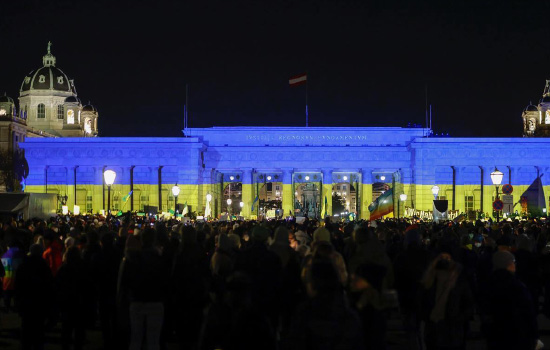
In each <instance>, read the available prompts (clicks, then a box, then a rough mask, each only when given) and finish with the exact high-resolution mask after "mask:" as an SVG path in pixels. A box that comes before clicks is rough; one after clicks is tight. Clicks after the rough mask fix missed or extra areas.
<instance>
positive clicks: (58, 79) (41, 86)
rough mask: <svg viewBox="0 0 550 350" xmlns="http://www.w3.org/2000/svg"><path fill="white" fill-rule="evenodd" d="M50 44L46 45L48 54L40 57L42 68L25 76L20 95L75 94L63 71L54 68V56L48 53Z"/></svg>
mask: <svg viewBox="0 0 550 350" xmlns="http://www.w3.org/2000/svg"><path fill="white" fill-rule="evenodd" d="M50 47H51V43H48V53H47V54H46V55H44V57H42V63H43V67H41V68H38V69H35V70H33V71H32V72H30V73H29V74H27V76H26V77H25V79H23V83H22V84H21V93H23V92H26V91H32V90H54V91H63V92H69V93H73V94H76V91H75V89H74V85H73V84H72V82H71V81H70V80H69V78H68V77H67V75H66V74H65V73H63V71H62V70H61V69H59V68H57V67H56V66H55V63H56V59H55V56H54V55H52V54H51V52H50Z"/></svg>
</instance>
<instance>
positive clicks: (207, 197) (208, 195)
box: [206, 193, 212, 202]
mask: <svg viewBox="0 0 550 350" xmlns="http://www.w3.org/2000/svg"><path fill="white" fill-rule="evenodd" d="M206 201H207V202H211V201H212V195H211V194H210V193H208V194H207V195H206Z"/></svg>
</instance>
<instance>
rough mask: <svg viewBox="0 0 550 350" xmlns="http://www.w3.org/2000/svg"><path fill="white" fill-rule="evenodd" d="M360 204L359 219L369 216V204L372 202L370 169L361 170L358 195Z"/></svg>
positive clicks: (366, 218)
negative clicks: (359, 193) (359, 192)
mask: <svg viewBox="0 0 550 350" xmlns="http://www.w3.org/2000/svg"><path fill="white" fill-rule="evenodd" d="M358 198H359V200H360V205H361V219H363V220H368V219H369V218H370V212H369V205H370V204H371V202H372V169H362V171H361V195H360V196H359V197H358Z"/></svg>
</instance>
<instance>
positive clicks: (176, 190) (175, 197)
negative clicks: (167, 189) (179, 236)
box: [172, 184, 180, 218]
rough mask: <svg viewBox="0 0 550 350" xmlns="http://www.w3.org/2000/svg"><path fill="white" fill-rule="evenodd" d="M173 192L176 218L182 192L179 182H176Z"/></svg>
mask: <svg viewBox="0 0 550 350" xmlns="http://www.w3.org/2000/svg"><path fill="white" fill-rule="evenodd" d="M172 194H173V195H174V214H176V218H177V217H178V196H179V194H180V188H179V186H178V184H175V185H174V187H172Z"/></svg>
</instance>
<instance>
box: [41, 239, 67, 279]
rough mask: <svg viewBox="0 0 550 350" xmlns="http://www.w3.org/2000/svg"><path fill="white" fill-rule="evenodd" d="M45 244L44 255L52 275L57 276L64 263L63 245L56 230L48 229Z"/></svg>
mask: <svg viewBox="0 0 550 350" xmlns="http://www.w3.org/2000/svg"><path fill="white" fill-rule="evenodd" d="M44 246H45V250H44V253H43V254H42V257H43V258H44V260H46V263H48V266H49V267H50V270H51V271H52V275H53V276H54V277H55V275H57V270H59V268H60V267H61V264H62V263H63V247H62V245H61V243H60V242H59V238H58V237H57V234H56V232H55V231H54V230H51V229H50V230H47V231H46V233H45V234H44Z"/></svg>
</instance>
